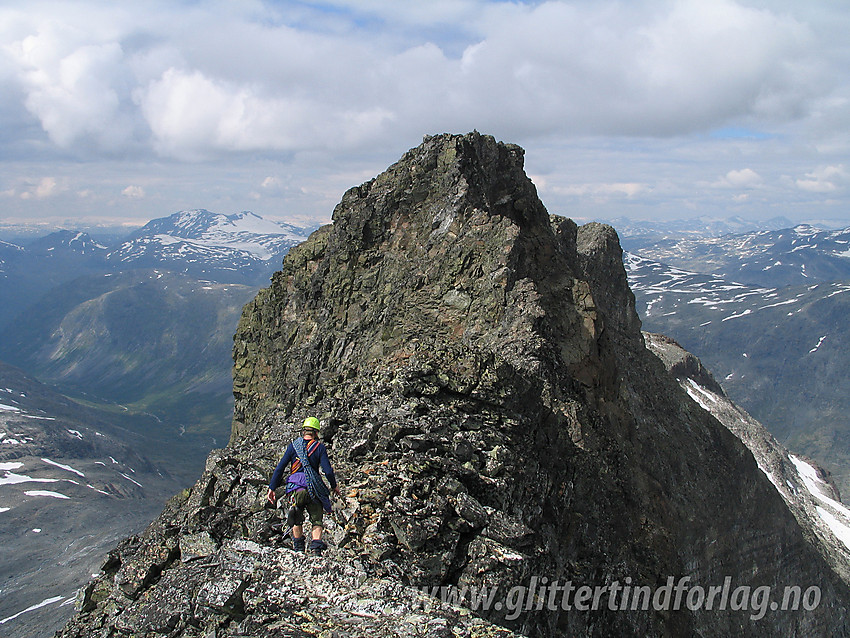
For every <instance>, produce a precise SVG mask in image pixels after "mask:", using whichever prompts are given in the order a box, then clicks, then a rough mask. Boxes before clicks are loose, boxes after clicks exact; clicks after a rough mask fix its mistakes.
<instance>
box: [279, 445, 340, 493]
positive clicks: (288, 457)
mask: <svg viewBox="0 0 850 638" xmlns="http://www.w3.org/2000/svg"><path fill="white" fill-rule="evenodd" d="M297 458H298V455H297V454H296V453H295V447H294V446H293V445H292V443H290V444H289V446H287V448H286V452H284V454H283V458H282V459H280V462H279V463H278V464H277V467H276V468H275V469H274V474H272V480H271V481H270V482H269V489H270V490H272V491H274V490H276V489H277V488H278V487H280V484H281V483H282V482H283V475H284V473H288V471H289V466H290V465H291V464H292V462H293V461H294V460H295V459H297ZM307 460H308V461H310V465H312V466H313V468H314V469H315V470H316V471H317V472H318V471H319V467H321V468H322V472H324V473H325V476H327V477H328V483H330V484H331V489H332V490H333V489H336V477H335V476H334V470H333V468H332V467H331V460H330V459H329V458H328V450H327V448H325V444H324V443H319V445H318V446H316V449H315V450H313V453H312V454H310V455H309V456H308V457H307Z"/></svg>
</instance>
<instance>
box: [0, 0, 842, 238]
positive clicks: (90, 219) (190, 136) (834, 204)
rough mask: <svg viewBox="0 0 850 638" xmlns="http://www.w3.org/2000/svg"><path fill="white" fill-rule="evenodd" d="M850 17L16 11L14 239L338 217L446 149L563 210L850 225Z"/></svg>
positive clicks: (515, 5) (302, 5)
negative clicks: (386, 174) (439, 147)
mask: <svg viewBox="0 0 850 638" xmlns="http://www.w3.org/2000/svg"><path fill="white" fill-rule="evenodd" d="M848 32H850V5H847V3H845V2H840V1H837V2H831V1H826V0H824V1H818V0H811V1H809V2H805V3H803V2H798V1H796V0H795V1H790V0H789V1H786V0H751V1H745V0H634V1H629V2H625V1H622V2H608V1H605V0H599V1H593V2H591V1H589V0H584V1H553V2H522V3H520V2H486V1H483V0H434V1H432V2H427V3H423V2H413V1H411V2H404V1H399V0H357V1H354V0H325V1H323V2H309V1H306V0H305V1H301V2H285V1H277V2H262V1H255V0H252V1H239V0H235V1H231V0H219V1H215V2H202V1H197V2H182V3H181V2H173V1H168V2H165V1H162V2H160V1H149V2H143V3H115V2H98V1H82V0H65V1H62V2H55V1H54V2H42V1H39V0H29V1H28V2H27V3H21V2H2V1H0V224H10V223H17V222H22V221H28V222H43V223H46V224H55V225H64V226H75V225H76V226H81V225H86V224H89V223H126V224H139V223H143V222H145V221H147V220H148V219H151V218H154V217H161V216H164V215H167V214H170V213H171V212H174V211H177V210H181V209H186V208H200V207H203V208H208V209H210V210H214V211H216V212H225V213H231V212H236V211H239V210H253V211H255V212H257V213H259V214H261V215H263V216H267V217H271V218H279V219H286V220H288V221H293V222H296V223H312V222H320V221H326V220H327V219H329V217H330V214H331V211H332V209H333V206H334V205H335V204H336V203H337V202H338V201H339V199H340V197H341V195H342V193H343V192H344V191H345V190H346V189H347V188H349V187H351V186H353V185H356V184H359V183H361V182H363V181H365V180H367V179H369V178H371V177H372V176H374V175H375V174H377V173H378V172H380V171H381V170H383V169H384V168H385V167H386V166H388V165H389V164H390V163H392V162H393V161H395V160H396V159H398V157H399V156H400V155H401V154H402V153H403V152H404V151H406V150H407V149H408V148H411V147H413V146H416V145H417V144H418V143H419V142H420V141H421V138H422V136H423V135H424V134H434V133H440V132H445V131H450V132H458V133H462V132H467V131H470V130H472V129H477V130H478V131H481V132H483V133H489V134H492V135H494V136H495V137H497V138H498V139H501V140H504V141H506V142H513V143H517V144H520V145H521V146H523V147H524V148H525V149H526V170H527V172H528V173H529V175H530V176H531V177H532V179H533V180H534V182H535V184H536V185H537V187H538V191H539V193H540V196H541V199H542V200H543V202H544V203H545V204H546V206H547V207H548V208H549V210H550V212H553V213H558V214H563V215H568V216H571V217H574V218H576V219H578V220H588V219H613V218H616V217H619V216H628V217H631V218H633V219H672V218H684V217H692V216H697V215H705V216H710V217H729V216H733V215H737V216H741V217H745V218H753V219H766V218H770V217H774V216H778V215H783V216H786V217H789V218H790V219H792V220H794V221H818V220H835V223H846V224H850V208H848V201H850V198H849V197H848V186H850V78H849V77H848V76H850V40H848V38H847V36H846V34H847V33H848Z"/></svg>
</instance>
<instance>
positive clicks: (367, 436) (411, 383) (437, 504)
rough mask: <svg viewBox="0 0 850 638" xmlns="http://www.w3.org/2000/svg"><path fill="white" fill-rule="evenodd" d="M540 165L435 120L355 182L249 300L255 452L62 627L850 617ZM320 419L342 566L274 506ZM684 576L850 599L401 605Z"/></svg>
mask: <svg viewBox="0 0 850 638" xmlns="http://www.w3.org/2000/svg"><path fill="white" fill-rule="evenodd" d="M522 166H523V151H522V149H520V148H519V147H517V146H513V145H506V144H501V143H497V142H496V141H495V140H493V138H491V137H487V136H482V135H479V134H477V133H472V134H469V135H464V136H455V135H442V136H436V137H428V138H426V139H425V140H424V142H423V144H422V145H421V146H419V147H418V148H416V149H413V150H411V151H410V152H408V153H407V154H406V155H405V156H404V157H402V159H401V160H400V161H399V162H398V163H396V164H395V165H393V166H391V167H390V168H389V169H388V170H387V171H386V172H384V173H382V174H381V175H379V176H378V177H376V178H375V179H373V180H371V181H369V182H367V183H365V184H363V185H361V186H359V187H356V188H353V189H351V190H350V191H348V192H347V193H346V194H345V195H344V196H343V198H342V201H341V202H340V204H339V205H338V206H337V208H336V209H335V211H334V223H333V225H331V226H327V227H324V228H321V229H319V230H318V231H316V232H315V233H314V234H313V235H312V236H311V237H310V239H309V240H307V241H306V242H304V243H303V244H301V245H300V246H298V247H297V248H294V249H293V250H291V251H290V253H289V255H288V256H287V258H286V259H285V260H284V264H283V269H282V271H281V272H279V273H277V274H275V276H274V277H273V279H272V283H271V286H270V287H269V288H266V289H264V290H262V291H261V292H260V293H259V294H258V296H257V298H256V299H255V300H254V301H253V302H251V303H249V304H248V305H247V306H246V307H245V309H244V311H243V316H242V319H241V321H240V324H239V328H238V330H237V334H236V336H235V339H234V396H235V399H236V405H235V412H234V422H233V433H232V437H231V441H230V444H229V445H228V447H227V448H226V449H225V450H221V451H217V452H214V453H213V454H211V455H210V457H209V459H208V461H207V467H206V470H205V472H204V474H203V475H202V477H201V479H200V480H199V482H198V483H197V484H196V485H195V486H194V487H193V488H191V489H190V490H187V491H186V492H184V493H181V494H180V495H178V496H177V497H175V498H174V499H172V501H171V502H170V503H169V505H168V506H167V507H166V510H165V511H164V512H163V514H162V516H161V517H160V518H159V519H158V520H157V521H156V522H154V523H153V524H152V525H151V527H150V528H149V529H148V530H147V531H146V532H145V534H144V535H143V536H142V537H139V538H132V539H128V540H127V541H126V542H125V543H123V544H122V545H121V546H119V547H118V548H117V549H116V550H115V551H114V552H113V553H112V554H111V556H110V559H109V560H108V561H107V562H106V563H105V565H104V568H103V573H102V575H101V576H100V577H98V578H97V579H95V580H94V581H92V583H91V584H90V585H89V587H88V588H87V589H86V590H85V591H84V592H83V594H82V595H81V597H80V599H79V609H80V612H81V613H80V614H79V615H78V616H77V617H75V619H73V620H72V622H71V623H70V624H69V625H68V626H67V627H66V629H65V630H64V632H63V633H62V634H61V635H62V636H65V637H68V638H70V637H71V636H88V635H102V636H120V635H130V634H132V635H140V636H144V635H156V634H158V633H167V634H168V635H172V636H207V635H216V636H228V635H232V636H237V635H240V636H241V635H264V636H302V635H303V636H306V635H337V636H349V635H350V636H356V635H365V634H366V633H369V634H373V635H376V636H385V635H386V636H389V635H404V636H406V635H441V634H440V633H438V632H437V631H439V632H442V634H443V635H491V634H493V635H499V632H505V631H507V630H513V631H517V632H522V633H524V634H526V635H533V636H558V635H600V636H601V635H606V636H607V635H642V636H662V635H695V634H699V635H705V636H722V635H732V634H735V635H765V634H775V635H780V634H781V635H846V634H847V633H848V627H847V609H848V603H849V602H850V595H849V594H848V589H847V585H846V584H845V583H844V582H843V581H842V580H841V578H840V577H839V576H838V575H837V574H836V573H835V572H834V571H833V570H832V569H831V568H830V566H829V565H827V564H826V562H825V561H824V559H823V558H822V556H821V555H820V554H819V552H818V550H817V549H816V547H815V546H814V545H813V543H812V542H811V540H810V539H808V538H806V536H805V535H804V533H803V531H802V530H801V528H800V526H799V525H798V523H797V521H796V520H795V518H794V516H793V515H792V514H791V513H790V512H789V510H788V508H787V506H786V504H785V502H784V501H783V500H782V498H781V497H780V495H779V494H778V493H777V492H776V490H775V489H774V487H773V485H771V483H770V481H769V480H768V479H767V478H766V477H765V475H764V474H763V473H762V472H761V471H759V469H758V466H757V464H756V461H755V460H754V458H753V455H752V454H751V453H750V452H749V450H747V448H746V447H745V446H744V445H743V444H742V443H741V441H740V440H739V439H738V438H736V437H735V436H734V435H733V434H732V433H730V432H729V431H728V430H727V429H726V428H724V427H723V426H722V425H721V424H720V423H718V422H717V421H716V420H715V419H714V417H712V416H711V415H710V414H708V413H707V412H706V411H705V410H703V409H702V408H701V407H700V406H699V405H697V404H696V403H695V402H693V401H692V400H691V399H689V398H688V397H687V395H686V394H685V393H684V392H683V391H682V390H681V388H680V387H679V385H678V384H677V383H676V381H675V380H674V379H673V378H672V377H671V376H670V375H668V374H667V372H666V371H665V370H664V367H663V365H662V363H661V362H660V361H659V360H658V359H657V358H656V357H655V356H653V355H652V354H651V353H650V352H649V351H648V350H647V349H646V348H645V346H644V342H643V337H642V335H641V332H640V321H639V320H638V317H637V314H636V313H635V310H634V297H633V295H632V294H631V292H630V290H629V288H628V285H627V282H626V274H625V271H624V268H623V265H622V251H621V249H620V246H619V243H618V239H617V236H616V233H615V232H614V231H613V229H611V228H610V227H607V226H603V225H600V224H588V225H586V226H582V227H580V228H579V227H577V226H576V224H575V223H573V222H572V221H570V220H568V219H564V218H561V217H556V216H550V215H549V214H548V212H547V211H546V209H545V207H544V206H543V204H542V203H541V202H540V200H539V199H538V197H537V193H536V191H535V189H534V186H533V184H532V183H531V181H530V180H529V179H528V178H527V177H526V175H525V173H524V171H523V169H522ZM308 414H315V415H317V416H319V417H321V419H322V421H323V424H324V428H323V437H324V438H325V440H326V442H327V443H328V446H329V449H330V451H331V456H332V459H333V461H334V463H335V466H336V468H337V472H338V476H339V478H340V479H341V481H342V484H343V486H344V489H345V494H346V496H345V500H344V503H341V506H342V507H341V509H340V510H339V511H338V512H337V514H336V516H335V520H334V521H332V522H331V524H329V527H328V535H329V540H330V541H331V548H330V551H329V552H328V554H327V555H326V556H324V557H321V558H315V557H314V558H303V557H300V556H293V555H290V554H287V553H286V552H287V551H288V550H285V549H281V548H280V547H279V545H280V544H281V543H282V540H281V539H280V537H279V536H276V535H275V534H274V532H273V528H272V524H273V523H274V521H275V520H277V516H276V513H275V512H273V511H269V510H265V509H262V507H261V506H260V505H259V503H261V501H262V498H263V496H264V492H265V485H266V483H267V481H268V477H269V475H270V473H271V470H272V468H273V467H274V464H275V463H276V461H277V459H278V458H279V455H280V454H281V451H282V450H283V448H284V446H285V445H286V443H287V442H288V440H290V439H291V437H292V436H293V432H292V430H291V424H292V423H296V422H298V421H299V420H300V419H303V418H304V416H306V415H308ZM290 564H291V565H292V566H291V567H288V565H290ZM308 566H309V567H310V568H311V569H314V570H319V572H321V576H320V577H319V576H318V575H317V577H316V578H312V579H310V582H311V583H313V584H312V585H310V586H311V587H322V585H321V582H325V581H327V582H330V583H337V582H343V583H345V582H346V581H345V574H351V573H352V572H350V571H348V570H351V569H354V570H355V572H354V573H355V578H356V580H357V581H358V582H360V583H361V585H360V586H361V587H365V588H366V589H365V590H363V589H360V590H357V589H353V588H354V584H353V581H349V582H348V584H343V585H342V586H341V588H335V586H334V585H330V586H329V587H328V588H326V589H324V590H323V592H324V593H322V594H318V593H317V594H316V595H315V596H313V595H304V593H303V590H302V588H303V587H306V586H308V585H307V584H306V583H305V581H304V578H303V577H302V574H303V573H304V570H306V569H307V567H308ZM684 575H687V576H689V577H691V578H692V579H693V582H694V583H699V584H702V585H704V586H710V585H718V584H722V583H723V580H724V578H725V577H727V576H728V577H731V578H732V579H733V580H734V582H735V584H736V585H746V586H750V587H756V586H769V587H777V588H780V587H781V586H783V585H794V584H802V585H805V586H809V585H811V586H817V587H819V588H820V589H819V590H820V592H821V593H822V599H823V601H824V602H823V604H821V605H820V606H818V607H817V609H814V610H811V611H803V610H800V611H797V612H782V613H779V612H777V613H768V614H767V615H766V616H765V617H764V618H762V619H761V620H759V621H757V622H756V621H753V620H752V618H751V614H750V611H748V610H741V609H738V610H732V609H724V610H712V611H708V610H700V609H694V610H689V609H679V610H670V609H668V610H654V609H652V608H650V609H649V610H646V611H644V610H642V609H639V608H635V609H631V608H628V609H622V610H618V609H617V607H616V606H615V605H612V607H613V609H609V607H608V605H606V604H604V602H605V601H603V604H602V605H600V606H599V607H600V608H598V609H595V610H592V611H576V610H571V611H570V610H564V609H561V608H555V609H541V608H540V607H543V606H544V605H543V604H542V601H535V602H537V603H540V605H536V604H529V605H527V606H526V608H524V609H523V610H522V613H520V614H519V615H518V616H514V617H510V616H511V614H509V613H508V611H509V610H508V609H506V608H505V607H504V606H501V607H500V606H498V605H495V606H493V607H492V608H490V609H488V610H479V615H480V616H481V617H483V618H484V619H486V620H487V621H489V622H485V621H484V620H481V619H476V620H474V621H470V622H474V623H475V624H474V626H473V625H470V624H468V623H467V624H461V625H460V626H459V628H458V629H451V628H450V626H449V625H450V623H449V622H447V621H451V622H454V620H455V619H456V618H459V617H461V616H460V614H461V612H459V611H458V610H457V609H456V608H453V607H452V608H447V607H444V606H437V607H435V608H433V609H432V610H431V615H430V616H426V617H424V618H420V620H419V621H418V622H419V625H418V628H416V629H414V628H413V627H412V626H410V627H409V626H408V625H407V624H405V623H404V622H402V623H393V624H392V625H391V626H381V625H380V624H379V623H380V621H381V616H382V615H383V614H389V613H392V612H391V611H388V610H391V609H393V606H394V605H399V604H402V603H401V601H403V600H408V601H409V600H410V598H409V596H411V595H412V594H410V591H411V590H410V589H409V588H410V587H423V586H425V587H427V586H435V585H449V586H456V587H464V586H466V587H472V586H475V587H482V586H486V587H491V588H496V589H497V590H498V591H500V592H502V593H503V594H504V593H505V592H507V591H509V590H510V589H511V588H512V587H514V586H517V585H524V584H526V583H529V582H530V579H532V578H534V577H538V578H540V577H545V578H547V579H548V581H549V582H554V581H558V582H562V583H563V582H566V581H570V582H571V583H574V584H576V585H579V584H581V585H589V586H594V585H595V586H599V585H607V584H610V583H612V582H613V581H615V580H616V581H619V582H625V580H626V579H627V578H629V579H631V581H633V582H635V583H636V584H642V585H648V586H661V585H663V584H664V583H665V582H666V580H667V578H668V577H677V578H678V577H679V576H684ZM349 578H350V576H349ZM316 579H318V580H319V581H321V582H320V583H318V584H316V583H314V582H313V581H314V580H316ZM631 581H630V582H631ZM537 582H539V581H537ZM383 587H386V588H387V589H384V590H382V588H383ZM312 591H315V589H314V590H312ZM353 591H359V592H363V594H364V595H365V596H366V597H367V598H368V597H371V598H372V599H374V600H377V601H379V602H377V603H375V605H374V606H371V607H368V609H367V612H366V613H368V614H372V615H373V616H375V618H372V620H373V621H374V622H372V623H370V624H368V625H367V629H366V630H364V629H363V628H362V627H361V628H358V629H350V628H349V625H348V624H347V623H348V622H349V621H351V620H352V619H353V618H361V617H362V616H363V614H362V610H361V609H360V608H353V607H350V606H347V604H348V602H349V601H350V600H351V599H350V598H347V597H346V594H345V593H344V592H349V593H350V592H353ZM298 592H302V593H301V594H299V593H298ZM164 610H167V612H166V611H164ZM401 613H402V614H403V617H404V618H405V619H406V618H409V616H408V615H406V614H408V613H413V612H411V611H410V606H409V605H408V606H407V607H404V606H403V611H402V612H401ZM358 614H360V615H358ZM154 616H156V617H154ZM465 617H466V616H465ZM293 618H296V619H303V620H304V621H305V622H306V623H307V624H306V625H299V626H297V627H296V626H293V624H292V619H293ZM367 618H368V617H367ZM470 618H471V617H470ZM440 619H443V620H442V621H441V620H440ZM425 622H431V623H434V627H435V632H436V633H427V630H426V629H424V623H425ZM491 623H493V624H491ZM438 626H439V627H444V628H445V629H442V628H441V629H439V630H437V629H436V628H437V627H438ZM500 626H501V627H505V628H507V630H506V629H501V628H500ZM408 628H409V630H408ZM416 631H419V632H420V633H418V634H417V633H415V632H416ZM322 632H324V633H322ZM422 632H425V633H424V634H423V633H422Z"/></svg>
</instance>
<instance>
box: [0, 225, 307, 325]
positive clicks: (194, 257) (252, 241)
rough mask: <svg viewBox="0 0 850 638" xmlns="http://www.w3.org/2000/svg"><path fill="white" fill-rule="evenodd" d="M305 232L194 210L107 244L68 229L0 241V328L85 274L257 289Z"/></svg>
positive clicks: (302, 238) (146, 226)
mask: <svg viewBox="0 0 850 638" xmlns="http://www.w3.org/2000/svg"><path fill="white" fill-rule="evenodd" d="M311 230H312V229H308V228H299V227H296V226H292V225H290V224H285V223H282V222H274V221H269V220H266V219H263V218H262V217H260V216H259V215H256V214H254V213H251V212H247V211H245V212H241V213H237V214H234V215H223V214H219V213H212V212H210V211H208V210H203V209H198V210H190V211H181V212H179V213H174V214H173V215H170V216H169V217H163V218H160V219H155V220H153V221H151V222H149V223H148V224H146V225H145V226H144V227H142V228H140V229H139V230H137V231H135V232H133V233H132V234H130V235H129V236H128V237H126V238H124V239H121V240H118V241H117V242H114V243H112V244H109V245H105V244H103V243H101V242H98V241H96V240H94V239H93V238H92V237H91V236H89V235H88V234H87V233H85V232H80V231H68V230H60V231H56V232H53V233H50V234H49V235H47V236H45V237H41V238H38V239H36V240H34V241H31V242H29V243H27V244H26V245H17V244H13V243H9V242H3V241H0V283H2V285H0V328H2V326H3V325H5V324H8V323H9V322H10V321H12V320H13V319H14V318H15V317H17V316H18V315H20V314H22V313H25V311H26V310H27V308H28V306H29V305H30V304H32V303H34V302H36V301H37V300H39V299H40V298H41V297H42V296H43V295H45V294H46V293H47V292H48V291H51V290H52V289H54V288H56V287H57V286H61V285H63V284H67V283H69V282H70V281H72V280H74V279H78V278H80V277H83V276H86V275H92V274H114V273H117V272H123V271H127V270H130V269H133V270H138V269H149V270H150V269H160V270H168V271H171V272H179V273H183V274H185V275H187V276H190V277H195V278H198V279H205V280H211V281H214V282H216V283H237V284H244V285H248V286H253V287H255V288H257V287H260V286H263V285H265V284H267V283H268V281H269V277H271V274H272V273H273V272H274V271H275V270H277V269H278V268H279V267H280V262H281V261H282V259H283V256H284V255H285V254H286V252H287V251H288V250H289V249H290V248H291V247H292V246H295V245H297V244H298V243H300V242H302V241H303V240H304V239H306V238H307V236H308V235H309V234H310V231H311ZM29 314H31V313H26V314H25V316H24V317H23V318H22V319H23V320H24V321H25V320H26V315H29Z"/></svg>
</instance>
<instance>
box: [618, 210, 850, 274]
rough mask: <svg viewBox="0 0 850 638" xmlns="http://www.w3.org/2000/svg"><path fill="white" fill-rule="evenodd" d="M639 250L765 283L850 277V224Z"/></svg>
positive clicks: (682, 241)
mask: <svg viewBox="0 0 850 638" xmlns="http://www.w3.org/2000/svg"><path fill="white" fill-rule="evenodd" d="M634 252H636V253H638V254H640V256H642V257H646V258H649V259H653V260H655V261H659V262H663V263H665V264H669V265H671V266H678V267H680V268H685V269H688V270H692V271H696V272H702V273H712V274H714V275H717V276H718V277H721V278H723V279H730V280H736V281H744V282H747V283H752V284H757V285H762V286H790V285H797V284H813V283H817V282H826V281H838V280H850V228H845V229H842V230H822V229H820V228H815V227H814V226H809V225H806V224H801V225H799V226H795V227H794V228H785V229H782V230H772V231H766V230H764V231H757V232H751V233H745V234H742V235H726V236H723V237H702V238H696V239H669V240H659V241H657V242H654V243H652V244H644V245H643V246H641V247H639V248H637V249H636V250H635V251H634Z"/></svg>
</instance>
